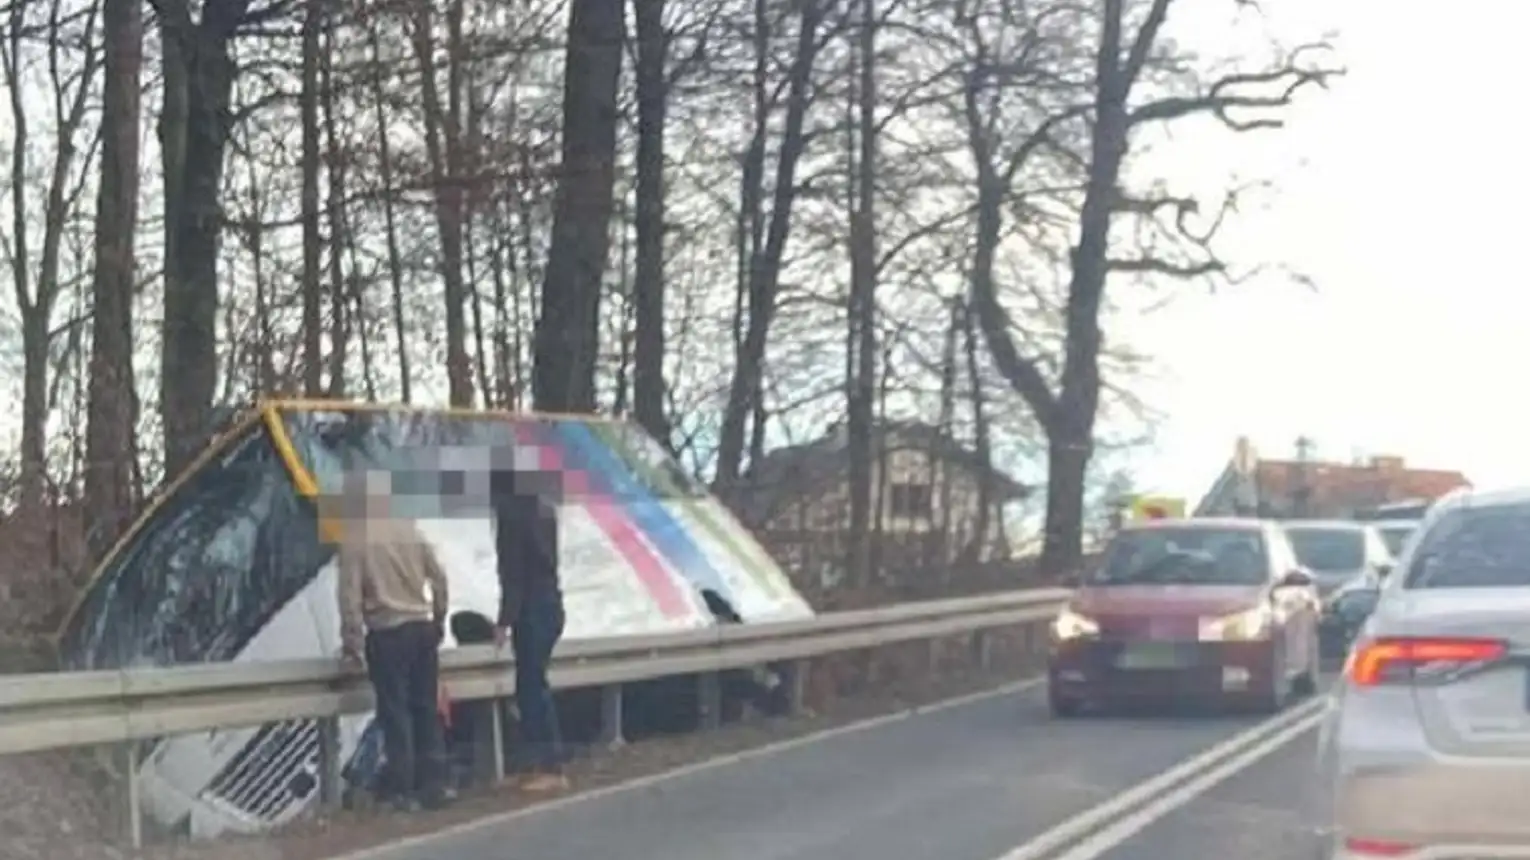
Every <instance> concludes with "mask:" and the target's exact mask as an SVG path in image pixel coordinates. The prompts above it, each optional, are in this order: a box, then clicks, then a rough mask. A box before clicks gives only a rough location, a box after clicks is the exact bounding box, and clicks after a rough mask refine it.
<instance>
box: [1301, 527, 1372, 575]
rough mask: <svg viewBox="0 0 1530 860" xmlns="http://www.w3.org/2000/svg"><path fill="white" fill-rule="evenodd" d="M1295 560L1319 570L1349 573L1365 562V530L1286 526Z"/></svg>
mask: <svg viewBox="0 0 1530 860" xmlns="http://www.w3.org/2000/svg"><path fill="white" fill-rule="evenodd" d="M1286 535H1287V536H1288V537H1290V538H1291V548H1292V549H1294V550H1296V560H1297V561H1299V562H1301V563H1302V565H1303V566H1304V567H1307V568H1309V569H1311V570H1314V571H1317V572H1318V573H1348V572H1350V571H1354V570H1359V569H1360V568H1362V567H1364V566H1365V532H1363V531H1360V530H1359V529H1336V528H1324V527H1321V526H1292V527H1289V528H1287V529H1286Z"/></svg>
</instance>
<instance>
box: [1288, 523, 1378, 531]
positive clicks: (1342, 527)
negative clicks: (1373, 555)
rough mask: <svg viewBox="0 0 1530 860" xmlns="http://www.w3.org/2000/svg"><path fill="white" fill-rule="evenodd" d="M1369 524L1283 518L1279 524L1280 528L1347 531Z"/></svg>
mask: <svg viewBox="0 0 1530 860" xmlns="http://www.w3.org/2000/svg"><path fill="white" fill-rule="evenodd" d="M1370 525H1371V524H1370V523H1357V522H1355V521H1354V520H1284V521H1282V522H1281V524H1280V526H1281V528H1287V529H1293V528H1300V529H1332V530H1333V531H1347V532H1362V531H1365V530H1366V529H1367V528H1369V527H1370Z"/></svg>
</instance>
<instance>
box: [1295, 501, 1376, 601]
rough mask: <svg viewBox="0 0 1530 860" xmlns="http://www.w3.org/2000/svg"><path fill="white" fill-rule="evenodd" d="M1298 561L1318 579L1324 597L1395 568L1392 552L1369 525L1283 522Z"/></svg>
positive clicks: (1334, 522) (1330, 521) (1321, 521)
mask: <svg viewBox="0 0 1530 860" xmlns="http://www.w3.org/2000/svg"><path fill="white" fill-rule="evenodd" d="M1281 526H1282V527H1284V528H1285V530H1286V535H1287V536H1288V537H1290V539H1291V547H1292V548H1293V549H1295V550H1296V560H1297V561H1299V562H1301V565H1302V567H1304V568H1306V569H1307V570H1310V571H1312V575H1313V576H1314V577H1316V578H1317V585H1318V591H1319V593H1321V594H1322V595H1323V596H1324V597H1327V596H1328V595H1330V594H1332V593H1333V592H1334V591H1336V590H1337V589H1338V588H1339V587H1340V586H1342V585H1345V584H1347V583H1349V582H1352V581H1354V580H1356V579H1380V578H1382V577H1384V576H1386V575H1387V573H1388V572H1389V571H1391V569H1392V562H1393V560H1392V553H1391V552H1389V551H1388V550H1387V545H1386V542H1385V541H1383V540H1382V538H1381V532H1379V531H1377V530H1376V527H1375V526H1373V525H1371V524H1369V523H1357V522H1350V521H1348V520H1287V521H1285V522H1283V523H1281Z"/></svg>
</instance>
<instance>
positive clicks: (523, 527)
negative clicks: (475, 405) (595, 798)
mask: <svg viewBox="0 0 1530 860" xmlns="http://www.w3.org/2000/svg"><path fill="white" fill-rule="evenodd" d="M560 480H561V475H559V474H558V473H556V472H526V471H511V470H496V471H495V472H494V474H493V475H492V477H491V479H490V481H491V482H490V496H491V502H492V509H493V516H494V534H495V552H496V554H497V556H498V558H497V566H498V568H499V583H500V605H499V623H498V625H497V627H496V630H495V642H496V643H497V644H498V645H500V646H501V647H503V646H504V644H505V641H506V639H508V640H509V643H510V649H511V652H512V653H513V654H514V656H515V700H516V709H517V710H519V711H520V728H521V733H520V735H521V743H522V744H524V752H525V761H526V765H527V768H526V773H525V774H524V776H523V778H522V779H521V788H522V789H523V790H525V791H530V792H550V791H561V790H563V789H565V788H567V787H568V780H567V777H565V776H564V774H563V740H562V737H561V734H560V731H559V728H558V712H557V708H556V707H555V706H554V704H553V695H552V687H551V686H550V685H549V684H548V680H547V667H548V663H549V662H550V661H551V659H552V652H553V648H554V646H556V645H557V644H558V640H559V639H560V638H561V637H562V636H563V623H564V615H563V591H562V588H561V586H560V585H559V581H558V511H557V505H558V503H559V501H560V500H561V495H562V494H561V492H560V490H561V486H560Z"/></svg>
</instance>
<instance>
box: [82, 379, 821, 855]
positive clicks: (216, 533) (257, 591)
mask: <svg viewBox="0 0 1530 860" xmlns="http://www.w3.org/2000/svg"><path fill="white" fill-rule="evenodd" d="M507 450H508V451H512V452H513V455H514V457H515V461H516V463H517V464H519V463H522V462H525V461H528V460H529V461H530V462H532V463H534V464H535V468H538V469H541V470H555V471H561V472H563V473H564V476H565V484H566V485H567V486H570V487H573V488H576V489H577V492H572V493H570V494H568V495H567V496H565V498H564V500H563V502H562V503H561V505H560V507H559V516H558V521H559V549H560V558H559V564H560V572H561V576H562V580H563V587H564V592H565V602H566V609H567V616H568V621H567V628H566V632H565V638H567V639H591V638H597V637H603V636H622V635H633V634H650V633H665V632H672V631H680V630H688V629H697V628H703V627H708V626H712V625H715V624H717V623H719V621H718V617H717V615H716V614H715V612H714V611H712V610H710V609H709V608H708V602H709V599H710V600H715V599H716V598H719V597H720V598H722V600H723V601H725V602H726V604H727V605H728V606H730V607H731V608H732V610H733V612H734V613H735V618H734V619H730V620H737V621H742V622H743V623H751V622H760V621H781V620H792V619H799V618H805V617H810V616H811V615H812V610H811V608H810V607H809V606H808V604H807V602H806V601H804V600H803V599H802V597H801V596H800V595H799V594H798V593H797V592H796V591H795V590H794V588H793V587H792V585H791V583H790V582H789V581H788V579H787V577H786V576H785V574H784V573H783V572H782V570H781V569H780V568H779V567H778V566H777V565H776V563H775V562H774V561H773V560H772V559H771V558H770V557H769V555H767V554H766V552H765V551H764V549H763V548H762V547H761V546H760V545H759V544H758V543H757V542H756V541H755V540H754V538H753V537H752V536H751V535H750V534H749V533H748V531H747V530H746V529H744V528H743V526H742V525H741V524H740V523H739V522H738V521H737V520H736V519H734V517H733V516H732V514H731V513H729V512H728V510H727V509H726V508H725V507H724V506H723V505H722V504H720V503H719V502H718V501H717V500H715V499H714V498H712V497H711V496H710V495H709V494H708V493H707V491H706V489H705V488H704V487H703V486H702V485H701V484H699V483H698V482H696V481H695V480H693V479H692V478H691V477H690V476H688V475H687V474H685V472H684V471H683V470H682V469H681V468H680V467H679V466H678V464H676V463H675V462H674V461H673V459H672V458H671V457H670V456H669V455H668V454H667V453H666V452H665V451H664V449H663V448H662V447H661V446H660V445H659V444H658V443H657V442H656V441H655V440H654V439H652V438H651V437H649V436H648V435H647V434H646V433H644V432H643V431H642V430H641V429H639V428H638V427H636V426H634V425H630V424H627V423H623V422H619V421H608V420H603V419H598V418H575V417H541V416H528V415H513V414H508V413H488V412H469V411H461V410H431V409H422V408H413V407H401V406H399V407H390V406H374V405H362V404H340V403H329V402H300V401H278V402H269V403H265V404H262V405H261V406H259V407H258V408H256V409H254V410H252V411H251V412H250V413H249V414H248V415H245V416H244V417H242V418H241V419H239V420H237V421H236V422H234V423H233V424H232V425H231V427H230V429H228V430H227V431H225V432H224V433H222V434H221V435H220V436H219V437H218V438H217V439H215V440H214V442H213V443H212V444H211V445H210V446H209V447H208V449H207V450H206V451H205V452H204V453H203V454H202V456H201V457H199V458H198V460H197V461H196V462H195V463H194V464H193V465H192V466H191V467H190V468H188V469H187V470H186V472H185V473H184V474H183V475H181V476H180V477H179V478H178V479H177V480H176V481H175V482H174V483H172V484H170V485H169V486H168V487H167V488H166V489H165V491H164V492H163V493H161V494H160V496H159V497H158V498H157V499H156V500H155V502H154V503H153V504H152V505H150V506H149V507H148V509H147V510H146V511H145V513H144V514H143V515H142V516H141V517H139V519H138V521H137V522H136V523H135V524H134V525H133V527H132V528H131V529H130V530H129V531H128V532H127V534H126V535H125V536H124V537H123V539H122V540H121V541H120V542H119V543H118V545H117V546H116V547H115V548H114V549H113V550H112V551H111V552H110V553H109V554H108V555H107V556H106V558H105V559H104V561H103V562H102V564H101V565H100V567H99V569H98V570H97V571H96V574H95V577H94V579H93V580H92V582H91V585H90V586H89V587H88V589H87V590H86V591H85V593H84V594H83V595H82V597H81V600H80V603H79V605H78V606H77V607H76V608H75V610H74V611H73V612H72V613H71V615H70V616H69V618H68V620H67V621H66V623H65V626H64V629H63V630H62V631H61V634H60V641H59V646H60V647H59V652H60V655H61V658H62V660H63V662H64V665H65V668H68V669H114V668H124V667H140V666H170V665H178V664H187V663H207V662H218V661H235V662H239V661H258V660H286V659H300V658H313V657H323V656H333V655H335V654H337V653H338V650H339V646H340V641H339V616H338V610H337V606H336V600H335V565H334V560H333V555H334V551H333V548H332V547H331V546H329V545H328V544H327V542H326V541H325V539H324V532H323V529H322V528H321V523H320V522H319V520H318V517H317V513H316V507H315V504H314V498H315V496H316V495H318V494H320V493H326V492H333V491H336V490H338V488H339V484H340V481H341V476H342V473H343V472H345V471H346V470H351V469H376V470H386V471H389V472H391V473H393V475H394V486H393V490H394V494H395V498H396V499H398V500H399V501H401V502H402V503H403V504H404V506H405V510H404V511H402V513H405V514H406V515H412V516H415V517H417V518H418V519H419V523H420V528H421V531H422V532H424V534H425V536H426V537H427V539H428V540H430V542H431V543H432V544H433V546H434V547H435V549H436V551H437V553H438V555H439V557H440V559H441V562H442V566H443V567H444V568H445V570H446V572H447V576H448V579H449V582H450V584H451V613H452V615H453V621H454V623H453V624H452V625H449V626H450V627H452V628H454V629H457V630H461V629H465V627H471V626H473V625H461V624H457V623H455V622H457V621H458V620H460V619H462V618H463V617H469V618H471V617H473V616H480V617H481V618H484V619H492V618H493V617H494V616H495V614H496V610H497V607H498V601H499V584H498V578H497V574H496V569H495V556H494V541H493V536H492V532H491V528H490V524H489V518H488V513H487V511H486V510H485V509H483V508H482V507H475V506H472V505H466V506H460V509H454V506H453V502H452V496H451V494H450V493H443V492H442V485H443V480H442V479H443V476H444V473H446V472H448V471H449V472H452V473H453V474H464V475H470V474H472V472H473V471H474V470H476V469H481V470H483V471H484V472H487V470H488V468H489V465H490V461H489V457H488V455H487V454H486V453H485V452H489V451H507ZM411 482H414V483H415V484H417V485H415V486H411V485H410V483H411ZM455 644H456V641H455V638H454V637H453V635H452V633H450V632H448V638H447V642H446V643H445V645H444V646H443V647H454V646H455ZM370 722H371V715H370V714H364V715H357V716H354V717H348V718H345V719H342V720H341V726H340V735H341V761H342V764H343V765H344V766H345V772H346V775H347V778H348V779H355V780H360V779H366V778H369V777H370V776H371V774H369V773H367V772H366V771H367V770H368V769H369V768H373V767H375V761H374V760H373V759H372V757H368V756H362V755H358V750H359V748H360V746H361V740H362V738H363V736H364V735H365V733H366V730H367V727H368V726H369V724H370ZM143 753H144V754H143V755H142V756H141V757H140V758H139V759H138V761H139V762H140V764H139V769H138V772H137V773H136V774H135V775H134V776H133V778H135V779H137V780H138V784H139V788H140V791H141V796H142V798H143V802H144V809H145V811H146V812H147V813H148V814H149V815H150V816H151V817H152V818H154V819H155V820H156V821H157V822H158V823H159V824H160V825H162V826H164V827H166V828H169V829H173V830H179V831H182V832H187V833H189V834H190V835H194V836H212V835H216V834H218V833H221V832H226V831H242V832H258V831H262V830H265V829H268V828H271V827H274V826H278V825H281V824H283V823H285V822H287V821H289V820H291V819H293V818H294V817H296V816H298V815H299V814H301V813H302V812H303V811H304V809H305V808H306V807H307V806H308V804H310V803H312V802H315V801H316V799H317V795H318V780H317V775H318V768H319V726H318V723H317V722H316V721H313V720H296V721H291V722H287V723H278V724H270V725H266V726H263V727H260V728H257V729H230V730H226V731H215V732H210V733H206V734H200V735H196V736H186V737H172V738H165V739H162V740H160V741H157V742H155V743H153V744H150V745H148V746H147V748H146V749H145V750H144V751H143Z"/></svg>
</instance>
